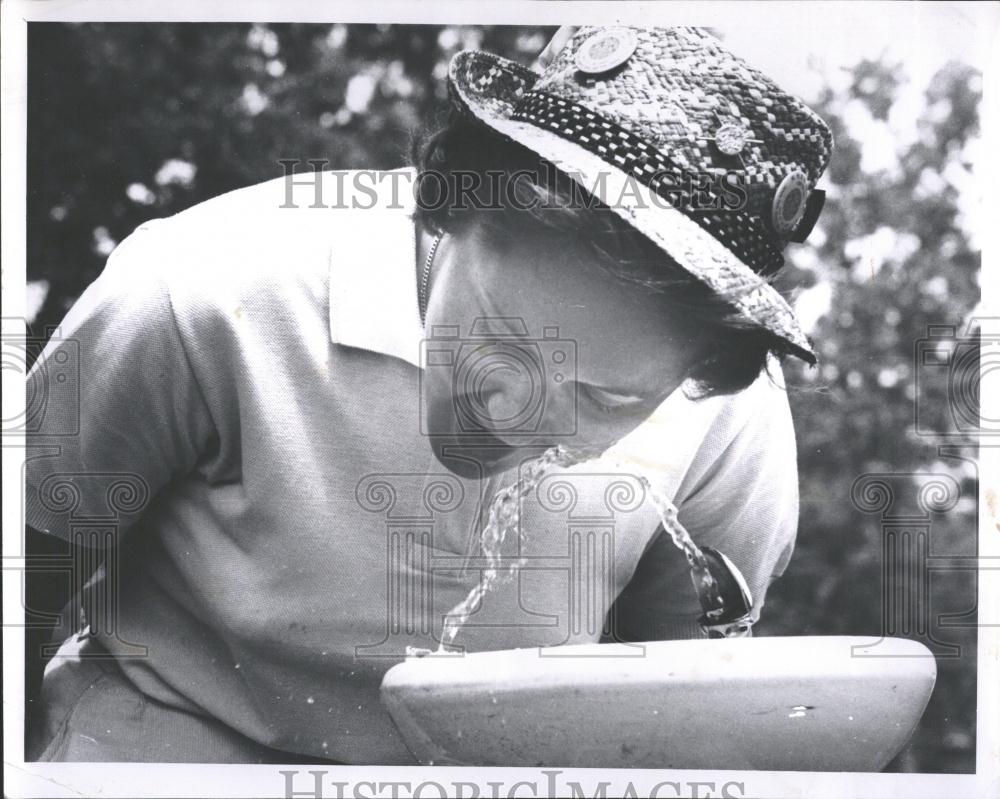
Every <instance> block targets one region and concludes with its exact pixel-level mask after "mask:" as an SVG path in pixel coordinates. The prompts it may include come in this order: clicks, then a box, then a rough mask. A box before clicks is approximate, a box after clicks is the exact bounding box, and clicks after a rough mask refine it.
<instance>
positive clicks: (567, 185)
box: [412, 111, 788, 398]
mask: <svg viewBox="0 0 1000 799" xmlns="http://www.w3.org/2000/svg"><path fill="white" fill-rule="evenodd" d="M412 158H413V161H414V164H415V166H416V167H417V171H418V180H417V203H416V211H415V213H414V217H415V219H416V220H417V221H418V222H420V223H421V224H422V225H424V226H425V227H426V228H428V229H429V230H432V231H434V232H438V233H451V234H457V233H461V232H463V231H467V230H469V229H470V228H471V227H475V228H476V229H477V230H478V231H479V232H481V233H483V234H485V235H487V236H488V237H490V239H491V240H492V241H493V242H495V243H496V244H497V245H498V246H501V247H502V246H503V245H504V242H509V241H511V240H514V239H523V238H525V237H529V236H532V235H538V234H544V235H545V236H548V237H556V238H563V239H564V240H565V241H566V242H567V244H572V245H573V246H580V245H581V244H582V245H583V246H585V247H587V248H589V249H590V250H591V251H592V252H593V253H594V254H595V256H596V260H597V262H598V264H599V265H600V266H601V267H602V268H603V269H605V270H606V271H607V272H609V273H610V274H611V275H612V276H614V277H615V278H617V279H619V280H622V281H625V282H627V283H631V284H634V285H636V287H637V288H641V289H642V290H645V291H649V292H653V293H656V294H658V295H660V296H661V297H662V299H663V301H664V302H665V304H667V305H668V306H669V307H671V308H672V309H675V310H676V311H678V312H680V313H682V314H684V316H685V318H686V320H687V321H688V322H690V323H691V325H693V326H694V328H695V329H696V330H697V331H698V339H699V341H700V342H702V343H703V344H704V346H705V352H706V354H705V356H704V357H703V358H702V359H700V360H699V361H698V362H697V363H695V364H694V365H693V366H692V367H691V369H690V370H689V371H688V373H687V375H686V377H687V378H688V381H689V382H688V383H687V385H686V386H685V391H686V392H687V393H688V395H689V396H691V397H692V398H703V397H709V396H714V395H720V394H732V393H735V392H737V391H740V390H742V389H744V388H746V387H747V386H749V385H750V384H751V383H753V382H754V380H756V379H757V377H758V376H759V375H760V372H761V370H762V369H764V368H765V366H766V364H767V357H768V353H773V354H775V355H776V356H778V357H779V358H783V357H784V356H785V355H786V354H787V352H788V347H787V345H786V344H785V343H784V341H783V340H782V339H781V338H779V337H778V336H776V335H774V334H773V333H771V332H770V331H768V330H765V329H764V328H762V327H758V326H756V325H753V324H751V323H749V322H747V321H746V320H744V319H743V318H742V317H741V316H740V315H739V313H738V312H737V310H736V309H735V308H734V306H733V305H732V304H731V303H729V302H728V301H727V300H726V299H725V298H724V297H721V296H720V295H718V294H716V293H715V292H714V291H713V290H712V289H710V288H709V287H708V286H707V285H706V284H705V283H703V282H701V281H700V280H698V279H697V278H696V277H695V276H694V275H692V274H691V273H690V272H688V271H687V270H686V269H684V268H682V267H681V266H680V265H678V264H677V263H676V262H675V261H674V260H673V259H672V258H670V256H669V255H667V254H666V253H665V252H664V251H663V250H662V249H660V248H659V247H658V246H656V245H655V244H654V243H653V242H652V241H650V239H648V238H647V237H646V236H644V235H643V234H642V233H640V232H639V231H638V230H636V229H635V228H633V227H632V226H631V225H629V224H628V223H627V222H625V221H624V220H622V219H621V218H620V217H619V216H618V215H617V214H615V213H614V212H613V211H612V210H611V209H610V208H608V207H607V206H606V205H603V204H602V203H600V202H598V201H597V200H596V199H594V198H593V196H591V195H590V194H589V193H587V192H586V191H585V190H584V189H583V188H582V187H581V186H580V185H579V184H578V183H577V182H576V181H574V180H573V179H572V178H570V177H569V176H567V175H565V174H564V173H562V172H560V171H558V170H557V169H555V168H554V167H553V166H552V165H551V164H550V163H548V162H546V161H544V160H543V159H542V158H541V157H540V156H538V155H537V154H535V153H534V152H532V151H531V150H529V149H528V148H527V147H524V146H522V145H520V144H518V143H516V142H512V141H510V140H509V139H506V138H504V137H502V136H500V135H499V134H497V133H496V132H494V131H493V130H491V129H490V128H488V127H486V126H485V125H483V124H482V123H480V122H478V121H475V120H471V119H468V118H467V117H465V116H462V115H460V114H459V113H458V112H455V111H452V113H451V115H450V117H449V118H448V119H447V121H446V122H445V123H444V124H443V125H442V126H440V127H437V128H436V129H431V130H428V131H425V132H423V133H422V134H420V135H419V136H418V137H417V138H416V139H415V140H414V142H413V148H412Z"/></svg>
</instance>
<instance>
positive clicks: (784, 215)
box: [771, 172, 809, 236]
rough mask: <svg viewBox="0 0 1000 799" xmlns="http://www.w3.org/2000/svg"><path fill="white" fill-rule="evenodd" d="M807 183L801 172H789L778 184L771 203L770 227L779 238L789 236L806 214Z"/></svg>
mask: <svg viewBox="0 0 1000 799" xmlns="http://www.w3.org/2000/svg"><path fill="white" fill-rule="evenodd" d="M808 198H809V181H808V180H807V178H806V176H805V175H803V174H802V173H801V172H789V173H788V174H787V175H785V177H784V178H783V179H782V181H781V183H779V184H778V188H777V190H776V191H775V192H774V199H773V200H772V201H771V226H772V227H773V228H774V230H775V232H776V233H778V234H779V235H781V236H790V235H791V234H792V233H793V232H794V231H795V228H796V227H798V224H799V222H800V221H801V220H802V216H803V214H805V212H806V200H807V199H808Z"/></svg>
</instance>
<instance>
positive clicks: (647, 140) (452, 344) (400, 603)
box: [26, 28, 831, 763]
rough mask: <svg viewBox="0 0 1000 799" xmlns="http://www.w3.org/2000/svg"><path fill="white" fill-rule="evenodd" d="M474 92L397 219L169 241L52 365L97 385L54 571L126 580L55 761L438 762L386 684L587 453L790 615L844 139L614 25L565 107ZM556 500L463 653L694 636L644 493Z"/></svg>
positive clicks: (63, 452)
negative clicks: (494, 517) (606, 453)
mask: <svg viewBox="0 0 1000 799" xmlns="http://www.w3.org/2000/svg"><path fill="white" fill-rule="evenodd" d="M449 88H450V91H451V95H452V99H453V108H452V114H451V117H450V118H449V120H448V121H447V122H446V123H445V125H444V126H443V127H442V128H441V129H440V130H437V131H434V132H432V133H431V134H429V135H428V136H426V137H425V138H424V139H423V140H422V142H421V144H420V146H419V147H418V148H417V159H416V160H417V163H416V170H403V171H398V172H392V173H383V174H381V175H379V176H378V179H377V180H376V181H375V184H376V187H375V189H372V188H371V187H367V188H366V190H365V192H364V195H365V197H366V198H368V199H371V198H372V197H374V200H375V201H374V202H364V203H359V202H354V201H353V200H356V199H357V198H356V197H353V198H352V202H350V203H348V202H342V200H344V199H345V198H344V197H343V196H337V197H336V199H334V195H339V194H340V193H341V190H342V189H343V186H344V185H345V184H344V180H343V178H344V175H343V174H342V173H341V174H337V173H326V174H323V175H320V176H315V177H314V179H313V180H312V181H309V182H308V184H309V185H306V186H304V187H303V186H302V185H301V182H302V177H301V176H299V178H298V184H296V183H295V182H294V181H292V180H287V181H286V180H284V179H281V180H277V181H272V182H270V183H265V184H261V185H259V186H254V187H250V188H247V189H243V190H240V191H237V192H233V193H231V194H228V195H224V196H222V197H219V198H216V199H214V200H211V201H209V202H206V203H203V204H201V205H199V206H196V207H195V208H192V209H190V210H188V211H185V212H183V213H181V214H178V215H177V216H175V217H172V218H170V219H167V220H159V221H156V222H154V223H149V224H147V225H144V226H142V227H141V228H140V229H139V230H138V231H137V232H136V233H135V234H133V235H132V236H131V237H129V239H128V240H127V241H126V242H124V243H123V244H122V245H121V246H120V247H119V248H118V249H117V250H116V251H115V253H114V254H113V255H112V257H111V259H110V260H109V263H108V266H107V268H106V269H105V271H104V273H103V274H102V276H101V277H100V278H99V279H98V280H97V281H96V282H95V283H94V285H93V286H91V287H90V288H89V289H88V291H87V292H86V293H85V294H84V296H83V297H81V299H80V300H79V301H78V303H77V304H76V305H75V306H74V307H73V308H72V310H71V311H70V313H69V315H68V316H67V318H66V320H65V322H64V325H63V327H62V338H61V339H59V340H53V342H52V343H51V344H50V345H49V347H48V348H47V350H46V353H45V354H44V356H43V357H42V358H41V359H40V360H39V363H38V364H37V365H36V367H35V370H34V371H33V373H32V376H31V380H32V381H33V385H34V386H35V387H36V388H38V389H39V390H41V388H42V387H44V386H46V385H54V383H53V382H52V381H51V380H50V378H53V373H54V372H56V371H59V370H63V371H64V372H65V371H67V370H71V369H72V368H73V367H72V364H73V363H77V368H78V369H79V374H80V381H79V392H78V394H74V393H72V392H63V393H62V394H56V393H55V392H50V396H49V398H48V399H49V401H48V403H47V404H46V406H45V410H44V415H43V416H42V417H41V418H40V420H39V421H38V425H37V426H38V432H37V433H36V434H33V435H30V436H29V455H28V459H29V460H28V464H27V467H26V472H27V478H26V507H27V521H28V525H29V528H32V529H33V530H34V531H37V532H32V530H29V541H30V546H31V547H32V548H33V549H34V551H40V549H41V548H42V547H43V546H44V544H43V543H41V542H44V541H45V540H46V535H48V536H56V537H58V538H59V539H62V540H64V541H67V540H68V541H70V543H71V544H73V545H74V546H77V547H80V548H82V550H83V552H84V554H83V555H81V556H80V557H82V558H85V559H86V561H87V562H93V561H94V560H96V559H97V558H96V556H94V555H93V553H89V554H90V557H87V554H88V553H87V551H86V548H88V547H95V546H101V545H102V544H106V543H107V542H109V541H110V542H112V543H116V544H118V546H117V547H116V548H115V549H113V550H112V553H113V554H112V556H109V559H108V560H107V563H106V565H105V574H104V577H103V579H102V580H98V581H97V582H96V583H95V585H96V587H95V588H94V589H93V590H92V591H91V592H90V594H89V596H90V602H89V606H88V608H87V618H88V623H89V630H88V631H87V632H86V634H84V635H81V636H77V637H75V638H74V639H71V640H70V641H68V642H66V644H64V646H63V648H62V650H61V651H60V654H59V655H57V656H56V657H55V658H54V659H53V661H52V662H51V663H50V665H49V667H48V669H47V673H46V677H45V683H44V688H43V695H42V701H41V705H42V710H41V713H40V718H39V719H38V723H37V724H36V725H35V727H34V729H32V730H31V736H30V737H31V741H30V745H29V750H28V753H29V756H33V757H37V758H40V759H45V760H89V761H98V760H103V761H109V760H144V761H174V762H178V761H179V762H195V761H214V762H289V761H291V760H293V759H296V758H300V759H301V758H305V759H308V760H317V761H327V760H333V761H338V762H345V763H405V762H409V761H410V755H409V753H408V752H407V750H406V748H405V745H404V744H403V742H402V739H401V738H400V737H399V735H398V733H397V732H396V730H395V728H394V726H393V724H392V721H391V719H390V718H389V717H388V716H387V715H386V713H385V711H384V710H383V709H382V707H381V705H380V702H379V698H378V687H379V683H380V681H381V678H382V675H383V674H384V673H385V671H386V670H387V669H388V668H389V667H390V666H391V665H393V664H394V663H396V662H398V661H399V660H400V659H401V658H402V657H403V656H404V655H405V653H406V650H407V647H408V646H418V647H435V646H437V645H438V643H440V642H441V640H442V637H443V626H444V622H445V619H446V616H447V615H448V613H449V611H450V610H451V609H452V608H454V607H455V605H456V604H457V603H458V602H459V601H461V600H462V599H463V598H464V597H466V596H467V595H468V593H469V592H470V590H472V589H474V588H475V587H476V586H477V585H478V584H479V583H480V581H481V579H482V574H483V572H484V570H487V569H488V568H489V567H490V566H491V565H492V564H493V563H494V562H493V561H491V560H490V559H489V558H485V559H484V557H483V555H482V552H481V538H480V533H481V532H482V530H483V528H484V525H486V523H487V521H488V520H487V511H488V507H489V503H490V500H491V498H492V497H493V496H494V495H495V494H496V493H497V491H498V489H499V488H500V487H501V486H503V485H505V484H508V483H510V482H512V481H513V480H515V479H516V478H517V475H518V469H519V467H520V466H521V465H522V464H524V463H530V462H531V460H532V459H533V458H535V457H536V456H538V455H539V454H541V453H542V452H544V451H546V450H547V449H549V448H550V447H552V446H554V445H561V446H563V447H564V450H565V451H569V452H587V453H594V452H597V451H601V450H604V449H605V448H607V447H609V446H611V445H614V447H615V450H616V452H618V453H619V455H622V456H627V457H628V458H629V459H630V460H631V461H632V463H634V464H636V466H637V468H641V469H642V471H643V472H644V473H645V474H648V475H651V477H652V480H653V481H654V487H655V488H656V489H657V490H659V491H661V492H662V493H664V494H665V495H666V496H668V497H671V498H673V501H674V502H675V503H676V504H677V505H678V506H679V508H680V513H681V519H682V521H683V522H684V524H685V526H686V527H687V528H688V529H689V530H690V531H691V533H692V535H693V536H694V538H695V539H696V540H697V541H698V542H699V543H700V544H702V545H710V546H713V547H716V548H718V549H721V550H722V551H724V552H726V553H727V554H728V555H729V556H730V557H731V558H732V559H733V560H734V562H735V563H736V564H737V566H738V567H739V568H740V570H741V571H743V573H744V574H745V575H746V576H747V580H748V582H749V584H750V589H751V592H752V593H753V594H754V595H755V598H756V600H757V602H756V605H755V608H754V613H755V614H759V613H760V608H761V604H762V599H763V594H764V592H765V591H766V588H767V585H768V583H769V582H770V580H771V579H773V578H774V577H775V576H776V575H777V574H780V573H781V571H782V570H783V569H784V566H785V564H786V563H787V560H788V557H789V555H790V552H791V548H792V544H793V541H794V535H795V525H796V516H797V487H796V470H795V448H794V436H793V434H792V429H791V419H790V415H789V412H788V405H787V401H786V399H785V398H784V395H783V392H782V390H781V388H780V386H779V385H778V383H779V382H780V380H779V377H780V375H779V370H778V368H777V366H774V367H773V368H771V369H770V370H768V369H765V367H766V366H767V364H768V363H769V362H770V363H774V362H775V357H774V356H777V357H778V358H780V357H784V356H787V355H791V356H796V357H801V358H804V359H806V360H808V361H810V362H812V361H813V360H814V356H813V354H812V350H811V347H810V344H809V342H808V340H807V338H806V337H805V335H804V334H803V332H802V331H801V329H800V328H799V326H798V323H797V322H796V320H795V317H794V314H793V313H792V311H791V309H790V308H789V307H788V305H787V303H786V302H785V301H784V300H783V299H782V297H781V296H780V295H779V294H778V293H777V292H776V291H775V290H774V289H773V288H772V287H771V285H770V283H769V278H770V277H772V276H773V275H774V274H775V273H776V272H777V270H778V269H780V267H781V264H782V262H783V259H782V255H781V252H782V249H783V247H784V246H785V244H786V243H787V242H788V241H789V240H792V239H802V238H803V237H804V236H805V235H806V234H807V233H808V229H809V227H810V226H811V224H812V222H814V221H815V217H816V215H817V214H818V211H819V206H820V205H821V199H822V194H821V192H816V191H815V190H814V186H815V182H816V180H817V179H818V178H819V175H820V173H821V172H822V171H823V169H824V168H825V165H826V161H827V160H828V158H829V153H830V146H831V141H830V135H829V131H828V130H827V128H826V126H825V125H824V124H823V123H822V122H821V121H820V120H819V119H818V118H817V117H816V116H815V115H814V114H813V113H812V112H811V111H810V110H809V109H808V108H806V107H805V106H804V105H802V104H801V103H800V102H799V101H798V100H796V99H794V98H792V97H790V96H788V95H786V94H784V93H783V92H781V90H780V89H778V88H777V87H776V86H775V85H774V84H773V83H771V82H770V81H769V80H768V79H767V78H765V77H764V76H762V75H760V74H759V73H757V72H755V71H754V70H752V69H751V68H750V67H748V66H746V65H745V64H743V63H742V62H740V61H739V60H738V59H736V58H735V57H734V56H732V55H731V54H729V53H728V52H726V51H725V50H724V49H723V48H722V47H721V45H719V43H718V42H716V41H715V40H714V39H712V38H711V37H710V36H708V35H707V34H704V33H702V32H701V31H698V30H694V29H686V28H667V29H630V28H582V29H580V30H578V31H576V32H575V33H574V34H573V35H572V36H571V37H570V38H569V39H568V40H567V42H566V43H565V46H564V47H562V48H561V49H559V50H558V52H557V53H556V54H555V55H554V56H553V57H552V59H551V61H550V62H549V63H548V64H547V66H546V67H545V69H544V71H543V73H542V74H541V75H540V76H539V75H538V74H536V73H534V72H531V71H529V70H526V69H524V68H522V67H519V66H517V65H515V64H512V63H511V62H508V61H505V60H503V59H499V58H497V57H495V56H491V55H488V54H485V53H470V52H467V53H460V54H458V55H457V56H456V57H455V59H454V60H453V62H452V65H451V70H450V75H449ZM358 178H359V175H358V173H353V176H352V181H351V182H350V183H351V185H352V186H355V187H357V186H359V185H360V184H359V181H358ZM317 181H318V182H317ZM401 182H405V183H407V184H410V183H412V185H413V186H414V187H415V191H414V192H413V193H412V196H411V194H409V193H407V192H405V191H404V192H398V191H397V189H398V188H399V184H400V183H401ZM296 190H297V191H302V192H303V197H302V200H301V201H299V202H295V201H292V202H289V200H290V199H292V200H294V199H295V198H297V197H298V195H296V194H295V193H294V192H295V191H296ZM321 194H322V195H323V196H324V197H327V198H329V199H328V200H327V201H326V202H319V201H318V200H319V198H320V195H321ZM314 199H316V200H317V201H316V202H314V201H313V200H314ZM330 200H333V202H332V203H331V202H330ZM77 353H78V361H77V362H74V360H73V359H74V358H75V357H76V356H77ZM67 364H69V365H67ZM769 371H770V373H769ZM53 379H54V378H53ZM47 381H48V382H47ZM678 389H680V390H678ZM616 457H618V456H616ZM553 477H554V478H558V480H559V481H560V482H559V488H558V490H556V488H555V487H554V486H555V484H554V483H550V484H543V483H539V485H538V487H537V488H538V490H537V494H535V495H532V496H530V497H527V498H526V499H525V501H524V503H523V516H524V517H523V519H522V525H521V530H520V532H521V533H522V534H523V535H522V536H520V537H519V536H512V537H509V538H508V539H507V540H506V542H503V545H502V546H501V547H500V552H499V554H500V555H501V556H502V557H503V558H508V559H514V560H517V561H518V562H520V563H521V565H522V568H521V569H520V570H519V571H518V572H517V574H516V577H515V579H513V580H512V581H510V582H508V583H506V584H503V585H499V586H497V587H496V589H495V590H494V591H492V592H490V593H488V594H487V595H486V596H485V597H484V598H483V601H482V603H481V604H480V605H479V606H478V607H477V608H476V612H475V613H474V614H473V616H472V617H471V618H470V619H469V621H468V623H467V624H466V625H465V626H464V627H463V628H462V630H461V631H460V632H459V634H458V637H457V638H456V641H455V643H456V645H459V646H462V647H465V648H469V649H484V648H504V647H511V646H533V645H558V644H563V643H578V642H583V641H594V640H598V639H600V638H602V637H604V638H609V637H610V638H619V639H644V638H646V639H648V638H663V637H683V636H686V635H697V634H699V631H698V626H697V624H696V622H695V619H696V616H697V615H698V612H699V607H698V603H697V601H696V599H695V597H694V595H693V592H692V591H691V590H690V584H689V580H688V577H687V574H686V565H685V564H684V562H683V559H682V558H681V557H680V556H679V555H678V553H677V552H676V551H675V550H674V549H673V548H672V545H671V544H670V542H669V540H668V539H667V538H666V536H662V535H656V530H657V517H656V514H655V512H654V511H653V509H652V508H651V507H650V506H649V504H648V503H644V502H643V489H642V486H641V484H640V483H638V481H637V480H636V479H635V478H634V477H631V476H630V475H628V474H627V473H625V474H623V473H622V471H621V470H620V469H617V468H613V464H611V463H610V462H609V461H607V460H600V459H597V460H593V461H590V462H587V463H580V464H578V465H577V466H574V467H572V468H567V469H563V470H561V471H560V472H559V473H558V474H557V475H554V476H553ZM612 488H614V489H615V490H611V489H612ZM567 498H569V499H567ZM95 518H100V519H104V520H105V522H104V523H103V527H102V528H101V530H102V531H103V532H101V533H99V534H98V533H95V532H94V531H95V530H96V529H97V528H95V526H94V525H93V524H92V523H90V522H89V521H88V520H92V519H95ZM581 519H583V520H586V524H582V523H581V522H580V520H581ZM107 520H112V521H110V522H109V521H107ZM63 546H65V545H63ZM591 548H596V549H593V551H596V552H598V553H601V554H600V556H599V557H597V558H594V559H591V560H590V561H587V565H586V566H585V567H584V566H581V562H582V561H581V560H580V558H579V557H578V555H579V552H581V551H591ZM81 562H82V561H81ZM508 562H512V561H511V560H508ZM574 596H576V597H579V596H588V597H592V598H593V601H592V602H590V603H589V604H586V606H585V607H582V606H581V605H580V603H578V602H575V601H574V600H573V599H572V597H574ZM612 604H614V607H613V608H612Z"/></svg>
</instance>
